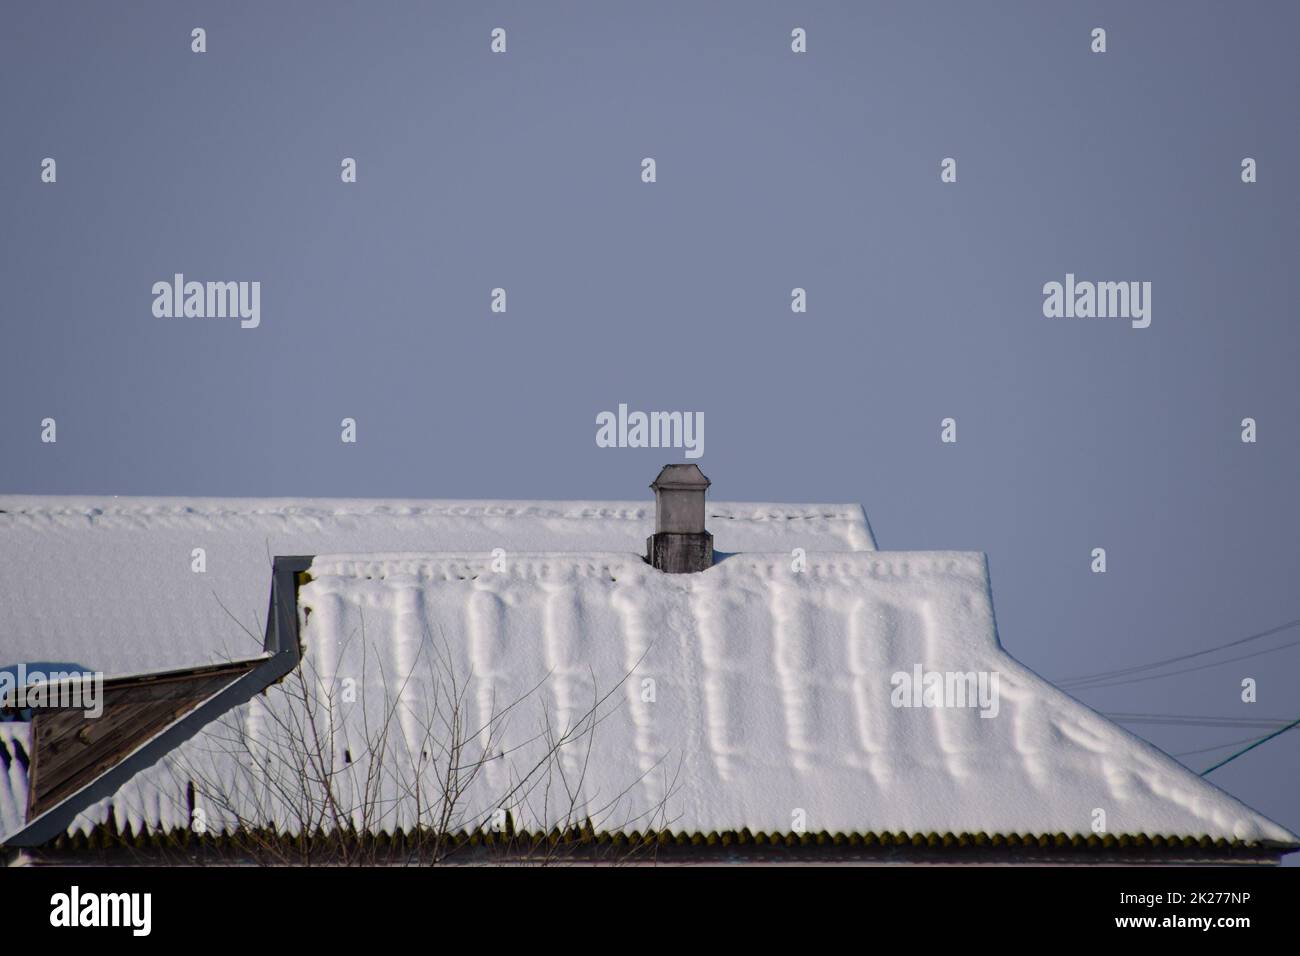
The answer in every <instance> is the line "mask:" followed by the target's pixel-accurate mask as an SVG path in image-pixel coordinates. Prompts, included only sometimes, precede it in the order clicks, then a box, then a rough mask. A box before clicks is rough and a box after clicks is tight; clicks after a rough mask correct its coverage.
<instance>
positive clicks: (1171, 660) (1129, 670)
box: [1054, 618, 1300, 687]
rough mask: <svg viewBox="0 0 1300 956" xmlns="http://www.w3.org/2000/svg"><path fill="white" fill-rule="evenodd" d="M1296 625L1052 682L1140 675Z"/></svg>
mask: <svg viewBox="0 0 1300 956" xmlns="http://www.w3.org/2000/svg"><path fill="white" fill-rule="evenodd" d="M1296 625H1300V618H1297V619H1296V620H1294V621H1287V623H1285V624H1279V625H1278V626H1277V627H1271V628H1269V629H1268V630H1266V631H1260V632H1258V633H1257V634H1250V635H1248V636H1246V637H1240V638H1237V639H1236V640H1235V641H1228V642H1227V643H1225V644H1219V645H1217V646H1215V647H1207V648H1205V649H1204V650H1200V651H1192V652H1191V653H1189V654H1179V655H1177V656H1175V657H1167V658H1165V659H1164V660H1160V661H1152V662H1151V663H1149V664H1138V665H1135V666H1132V667H1121V668H1118V669H1117V670H1111V671H1100V672H1098V673H1095V674H1080V675H1077V676H1075V677H1065V678H1062V679H1060V680H1057V681H1054V683H1055V684H1056V685H1057V686H1058V687H1064V686H1066V685H1074V684H1088V683H1092V682H1094V681H1102V680H1110V679H1111V678H1116V677H1126V676H1128V675H1129V674H1137V673H1141V672H1142V671H1148V670H1152V669H1154V668H1157V667H1163V666H1165V665H1166V664H1177V663H1180V662H1181V661H1186V660H1191V659H1192V658H1195V657H1203V656H1204V655H1206V654H1213V653H1214V652H1215V651H1222V650H1227V649H1228V648H1229V647H1236V646H1238V645H1240V644H1246V643H1249V642H1250V641H1258V640H1261V639H1262V638H1265V637H1272V636H1273V635H1274V634H1278V633H1281V632H1282V631H1285V630H1288V629H1289V628H1292V627H1295V626H1296ZM1283 646H1286V647H1290V646H1291V645H1289V644H1288V645H1283ZM1279 649H1280V648H1274V650H1279ZM1225 663H1226V662H1225Z"/></svg>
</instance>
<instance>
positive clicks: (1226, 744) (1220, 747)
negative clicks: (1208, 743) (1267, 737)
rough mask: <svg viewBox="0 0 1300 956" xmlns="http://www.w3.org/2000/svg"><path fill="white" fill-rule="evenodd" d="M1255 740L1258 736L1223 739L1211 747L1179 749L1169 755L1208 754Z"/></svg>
mask: <svg viewBox="0 0 1300 956" xmlns="http://www.w3.org/2000/svg"><path fill="white" fill-rule="evenodd" d="M1256 740H1259V738H1258V737H1246V738H1245V739H1243V740H1228V741H1225V742H1223V743H1221V744H1214V745H1213V746H1212V747H1199V748H1197V749H1196V750H1181V751H1179V752H1178V753H1176V754H1171V755H1170V756H1173V757H1193V756H1195V755H1196V754H1208V753H1210V752H1211V751H1214V750H1223V749H1224V748H1226V747H1240V746H1241V745H1242V744H1253V743H1254V742H1255V741H1256Z"/></svg>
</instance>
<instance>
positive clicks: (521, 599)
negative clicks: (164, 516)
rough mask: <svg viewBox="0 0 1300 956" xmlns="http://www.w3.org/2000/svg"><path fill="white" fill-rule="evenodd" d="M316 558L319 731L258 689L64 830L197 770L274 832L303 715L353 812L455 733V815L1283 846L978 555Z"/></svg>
mask: <svg viewBox="0 0 1300 956" xmlns="http://www.w3.org/2000/svg"><path fill="white" fill-rule="evenodd" d="M715 507H716V506H715ZM178 520H181V521H188V520H190V519H186V518H182V519H178ZM286 520H287V519H286ZM474 520H477V521H484V520H486V519H484V518H482V517H479V518H476V519H474ZM823 520H825V521H827V522H829V523H830V524H831V525H832V526H833V527H834V526H838V525H836V522H843V521H844V520H845V519H842V518H840V519H823ZM718 524H720V523H718V522H715V526H716V525H718ZM759 526H760V527H761V522H759ZM720 530H722V529H720ZM640 532H641V529H640V528H638V529H637V531H636V532H635V534H637V535H639V534H640ZM747 533H748V534H750V535H757V534H759V533H760V532H757V531H754V530H751V531H749V532H747ZM857 533H858V534H861V533H862V532H860V531H859V532H857ZM632 536H633V535H632V533H629V537H632ZM788 540H793V539H787V541H786V542H783V544H782V547H784V546H785V543H788ZM183 543H186V542H182V541H181V540H180V539H179V538H177V539H176V546H177V547H180V546H181V545H182V544H183ZM733 547H734V545H733ZM311 575H312V580H311V581H310V582H309V583H307V584H305V585H304V586H303V587H302V589H301V592H300V608H299V611H300V619H301V621H302V627H303V632H302V636H303V640H304V642H305V645H306V659H305V660H306V666H305V668H304V671H305V672H306V673H307V674H308V686H309V688H311V689H312V693H313V696H314V697H315V698H316V700H317V704H318V706H317V709H316V711H315V721H316V728H317V729H316V731H315V733H314V734H313V733H310V732H308V731H306V730H303V731H302V733H301V734H291V735H286V734H285V732H283V731H281V730H278V729H277V725H278V722H279V721H282V720H285V719H286V718H287V717H288V715H289V713H290V711H289V710H288V709H287V706H286V698H285V697H284V695H283V693H282V692H281V690H280V689H273V690H272V691H271V693H269V694H267V695H265V696H263V697H259V698H257V699H256V700H255V701H254V702H252V703H250V704H249V705H247V706H244V707H241V708H239V709H237V710H236V711H234V712H232V714H231V715H230V717H229V719H228V720H227V721H225V722H222V729H221V730H220V731H218V730H216V726H217V725H210V726H209V728H208V730H207V731H205V732H204V733H203V734H201V735H200V736H199V737H197V738H195V739H194V740H192V741H190V742H189V743H188V744H186V745H185V746H184V747H182V748H180V750H178V751H177V752H176V753H175V754H173V755H172V757H169V758H168V759H166V760H164V761H163V762H161V763H160V764H158V765H156V766H155V767H153V768H151V769H150V770H149V771H146V772H144V773H141V774H138V775H137V776H136V777H135V778H134V779H133V780H132V781H131V782H130V783H129V784H127V785H126V786H124V787H123V788H122V789H121V790H120V791H119V792H118V793H117V794H116V795H115V796H114V797H113V798H112V799H111V800H110V801H104V802H102V803H101V804H99V805H98V806H97V807H96V808H93V809H92V810H91V811H90V812H88V813H86V814H83V815H82V816H81V817H80V818H79V819H78V821H77V822H76V824H74V826H73V829H74V830H75V829H77V828H82V829H89V828H90V827H91V826H92V825H93V824H94V823H96V822H99V821H101V820H103V819H105V814H106V812H107V810H108V807H109V806H110V805H111V807H112V811H113V813H114V814H115V815H116V818H117V822H118V825H119V826H122V827H125V826H126V825H127V824H128V823H129V824H130V825H131V826H132V827H133V828H135V829H137V830H138V829H139V828H140V827H141V826H142V825H145V824H148V825H151V826H156V825H159V824H161V825H163V826H168V827H170V826H184V825H186V824H187V823H188V822H189V821H188V817H187V810H186V808H185V806H184V803H185V798H184V790H185V783H186V781H188V780H191V779H193V780H196V781H197V784H198V790H199V792H200V797H199V806H200V807H201V808H202V809H204V812H205V814H206V816H207V824H208V826H209V827H211V828H213V829H216V830H220V829H222V828H223V827H228V826H230V825H231V824H232V823H233V821H235V820H236V819H243V820H245V821H247V822H269V821H274V822H275V823H276V824H277V825H278V826H280V827H282V828H285V829H288V830H290V831H292V830H294V829H296V828H297V826H298V825H299V817H298V815H297V814H296V813H295V811H294V810H293V809H292V808H291V806H290V801H288V800H286V799H285V798H283V797H282V796H281V795H280V791H279V790H278V786H279V784H280V783H281V782H288V783H289V786H288V789H287V790H286V791H284V792H285V793H286V794H287V795H289V796H292V797H294V798H295V799H298V797H297V796H295V795H297V794H300V790H301V788H299V787H298V786H297V784H296V774H295V773H294V772H293V770H292V764H293V762H294V759H295V753H294V752H295V750H296V749H300V748H301V746H302V744H301V743H294V740H297V741H304V740H305V741H311V740H313V739H318V738H319V739H321V740H323V741H325V745H324V748H323V749H324V751H325V758H326V759H325V766H328V767H331V768H332V769H333V771H334V772H335V773H336V774H337V781H336V783H337V789H338V790H339V791H340V792H342V793H343V794H344V798H343V800H342V801H341V804H340V805H341V807H342V809H343V812H344V814H345V815H346V816H347V817H348V818H350V819H351V820H352V821H353V822H354V823H355V824H356V825H357V826H358V827H361V828H366V829H370V830H392V829H395V828H397V827H409V826H411V825H412V824H414V823H416V822H417V821H419V820H423V821H424V822H428V821H429V819H430V817H431V816H432V815H436V814H437V812H438V810H439V809H440V808H441V804H442V796H441V794H440V793H439V789H438V787H439V784H440V782H441V781H445V780H447V779H448V774H447V769H448V768H447V765H448V748H447V744H448V742H449V741H450V740H458V741H461V742H462V743H463V747H462V748H460V750H459V759H458V763H459V766H460V768H461V770H460V772H459V773H458V774H457V773H453V774H452V776H451V779H454V780H458V781H459V787H458V789H459V791H460V792H459V793H458V795H457V799H456V801H455V804H454V809H453V813H452V814H451V817H450V821H451V824H452V825H453V826H456V827H473V826H478V825H489V826H490V825H491V824H492V822H493V813H494V810H495V809H496V808H498V807H503V806H504V807H505V808H508V809H509V812H510V813H511V814H512V815H513V818H514V823H515V825H516V827H519V828H521V829H532V830H549V829H550V828H551V827H552V826H561V827H563V826H565V825H568V824H578V825H581V824H583V823H584V822H585V821H587V820H588V819H589V820H590V821H591V823H592V824H593V826H594V827H595V829H596V830H597V831H600V830H604V831H609V832H615V831H623V832H631V831H633V830H640V831H645V830H655V829H660V828H667V829H669V830H671V831H673V832H681V831H688V832H704V833H707V832H710V831H719V832H721V831H728V830H733V831H734V830H740V829H742V828H749V829H750V830H751V831H753V832H761V831H766V832H780V833H786V832H790V831H792V830H797V829H798V827H799V825H800V824H802V825H803V826H805V827H806V828H807V829H808V830H809V831H811V832H818V831H823V830H825V831H829V832H832V833H834V832H837V831H839V832H844V833H849V832H859V833H866V832H908V833H930V832H938V833H944V832H949V831H951V832H953V833H962V832H969V833H978V832H980V831H983V832H985V833H988V834H994V833H1004V834H1005V833H1013V832H1014V833H1019V834H1025V833H1030V834H1055V833H1060V832H1064V833H1067V834H1082V835H1085V836H1087V835H1089V834H1090V833H1092V832H1093V831H1092V826H1093V822H1094V819H1095V816H1094V814H1095V811H1096V810H1098V809H1100V810H1103V811H1104V812H1105V815H1106V816H1105V825H1106V830H1107V832H1110V833H1114V834H1117V835H1118V834H1147V835H1151V836H1154V835H1157V834H1160V835H1164V836H1169V837H1173V836H1177V837H1185V836H1192V837H1198V838H1199V837H1202V836H1209V837H1211V838H1215V839H1217V838H1221V837H1222V838H1227V839H1230V840H1231V839H1241V840H1246V841H1256V840H1262V841H1277V842H1279V843H1285V844H1295V843H1297V842H1300V840H1298V839H1297V837H1296V836H1294V835H1293V834H1291V833H1289V832H1288V831H1286V830H1285V829H1283V828H1282V827H1280V826H1278V825H1276V824H1274V823H1272V822H1271V821H1269V820H1267V819H1265V818H1264V817H1262V816H1260V815H1259V814H1258V813H1256V812H1254V811H1253V810H1251V809H1250V808H1248V807H1246V806H1245V805H1243V804H1242V803H1240V802H1239V801H1237V800H1236V799H1234V798H1232V797H1231V796H1229V795H1228V794H1226V793H1224V792H1223V791H1221V790H1219V789H1218V788H1216V787H1214V786H1213V785H1211V784H1209V783H1208V782H1206V781H1204V780H1202V779H1200V778H1199V777H1197V776H1196V775H1194V774H1193V773H1191V772H1189V771H1188V770H1187V769H1185V768H1184V767H1182V766H1181V765H1179V764H1178V763H1177V762H1176V761H1174V760H1173V759H1171V758H1170V757H1168V756H1167V755H1165V754H1164V753H1162V752H1160V751H1159V750H1157V749H1156V748H1154V747H1152V746H1150V745H1149V744H1146V743H1144V742H1143V741H1141V740H1139V739H1137V738H1136V737H1134V736H1132V735H1131V734H1129V733H1127V732H1126V731H1124V730H1122V729H1120V728H1119V727H1117V726H1115V725H1114V724H1112V723H1110V722H1109V721H1107V720H1105V719H1104V718H1102V717H1101V716H1099V715H1098V714H1096V713H1094V712H1093V711H1091V710H1089V709H1088V708H1087V707H1085V706H1083V705H1082V704H1080V703H1078V702H1077V701H1075V700H1073V699H1071V698H1070V697H1068V696H1066V695H1065V694H1063V693H1061V692H1060V691H1058V690H1057V689H1056V688H1054V687H1053V686H1051V685H1050V684H1049V683H1047V682H1046V681H1044V680H1043V679H1041V678H1039V677H1038V676H1037V675H1035V674H1034V673H1032V672H1031V671H1029V670H1028V669H1027V668H1025V667H1023V666H1022V665H1020V664H1019V663H1017V662H1016V661H1015V660H1013V659H1012V658H1011V657H1009V656H1008V655H1007V654H1006V653H1004V652H1003V651H1002V649H1001V647H1000V646H999V644H998V641H997V636H996V633H995V629H994V620H993V608H992V604H991V599H990V592H989V584H988V579H987V571H986V565H985V561H984V559H983V556H982V555H978V554H966V553H955V552H951V553H950V552H926V553H906V552H875V553H870V552H868V553H863V552H858V553H852V552H840V553H832V552H824V551H823V552H813V551H811V550H810V552H809V554H808V556H807V567H806V570H804V571H803V572H801V573H799V572H796V571H794V570H793V568H792V559H791V556H790V554H789V553H788V552H787V551H781V552H780V553H767V554H738V555H734V556H731V557H727V558H726V559H724V560H722V561H721V562H720V563H719V564H718V565H716V566H715V567H713V568H711V569H710V570H708V571H705V572H703V573H700V574H682V575H666V574H662V573H660V572H657V571H655V570H653V569H651V568H649V567H647V566H646V565H645V564H644V563H643V562H642V561H641V560H639V558H637V557H636V556H634V555H629V554H610V553H587V554H564V555H559V554H518V553H513V554H511V555H509V556H508V557H507V558H506V559H505V560H504V561H500V560H498V561H497V562H496V564H495V566H494V563H493V558H492V557H491V555H489V554H482V553H479V554H464V555H446V554H439V555H428V554H391V555H373V554H372V555H365V554H351V555H333V556H328V555H327V556H319V557H317V558H316V560H315V562H314V564H313V565H312V568H311ZM120 606H121V605H117V604H115V605H114V607H115V609H116V608H117V607H120ZM917 666H920V667H921V668H923V669H924V671H926V672H932V671H941V672H950V671H951V672H977V673H978V672H986V673H996V674H997V675H998V691H999V700H998V707H997V712H996V716H990V717H983V716H981V710H980V709H979V708H977V707H955V706H950V707H943V708H938V707H895V706H893V705H892V704H891V692H892V691H893V689H894V688H893V686H892V683H891V678H892V676H893V675H894V674H896V673H897V672H906V673H909V674H910V673H912V672H913V670H914V668H915V667H917ZM283 686H286V687H292V686H293V679H292V678H290V681H289V683H288V684H286V685H283ZM593 710H594V712H595V716H596V719H595V720H592V719H591V714H592V712H593ZM986 710H988V708H986ZM453 715H455V717H456V718H457V719H456V720H453V719H452V718H453ZM457 725H458V726H459V727H461V728H462V731H461V732H460V733H453V732H451V731H450V730H449V729H448V728H449V727H451V726H457ZM295 726H296V727H298V728H302V726H303V721H302V719H301V718H299V719H298V720H297V722H296V723H295ZM331 731H332V732H334V737H333V740H332V741H331V740H330V732H331ZM290 738H292V739H290ZM307 746H308V749H310V747H311V745H310V743H308V745H307ZM245 749H246V750H247V754H254V755H256V758H255V759H256V761H257V763H256V767H257V769H256V770H255V771H253V772H250V770H249V767H250V766H252V765H253V764H252V763H251V760H252V759H254V758H251V757H249V756H247V754H245V753H244V750H245ZM474 768H478V769H477V770H474ZM376 769H378V770H379V771H380V772H379V773H377V774H375V773H374V772H373V771H375V770H376ZM367 780H371V781H372V785H371V789H370V790H369V791H367V786H366V781H367ZM309 789H311V788H309ZM214 795H215V796H214ZM299 802H300V804H301V802H302V801H301V800H299ZM308 802H310V801H308Z"/></svg>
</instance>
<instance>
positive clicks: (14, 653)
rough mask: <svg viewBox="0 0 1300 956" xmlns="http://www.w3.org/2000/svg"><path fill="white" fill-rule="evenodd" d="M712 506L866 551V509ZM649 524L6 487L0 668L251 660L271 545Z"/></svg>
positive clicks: (595, 540) (583, 508) (490, 543)
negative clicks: (59, 493)
mask: <svg viewBox="0 0 1300 956" xmlns="http://www.w3.org/2000/svg"><path fill="white" fill-rule="evenodd" d="M708 515H709V517H708V525H709V529H710V530H711V531H712V532H713V534H714V538H715V541H714V544H715V547H716V548H717V549H718V550H719V551H723V552H727V551H765V550H766V551H773V550H779V549H786V548H794V547H802V548H806V549H808V550H810V551H811V550H823V551H849V550H852V551H866V550H872V549H874V547H875V543H874V542H873V540H872V537H871V531H870V529H869V527H868V525H867V520H866V516H865V514H864V513H863V511H862V507H861V506H860V505H818V504H812V505H785V504H754V503H744V504H729V503H726V502H716V501H711V502H709V504H708ZM653 530H654V504H653V502H650V501H644V502H619V501H413V500H369V499H368V500H352V499H322V498H316V499H312V498H306V499H250V498H184V499H182V498H126V497H122V498H113V497H108V498H83V497H53V498H50V497H34V496H25V495H0V667H6V666H12V665H16V664H18V663H20V662H26V663H37V662H40V663H48V662H57V663H70V664H78V665H80V666H82V667H84V668H86V669H89V670H98V671H103V672H104V673H106V674H109V675H113V674H127V673H136V672H140V671H152V670H165V669H169V668H179V667H190V666H196V665H200V664H206V663H212V662H217V661H223V660H230V659H232V658H246V657H253V656H256V655H257V654H258V653H259V652H260V651H261V647H262V633H263V631H264V629H265V624H266V610H267V604H268V601H269V599H270V593H271V558H272V556H274V555H289V554H324V553H328V552H344V551H346V552H362V551H375V552H382V551H388V552H393V551H423V552H430V551H446V552H456V551H483V552H491V551H492V549H494V548H502V549H504V550H505V551H507V552H510V553H517V552H522V551H632V552H637V553H644V551H645V540H646V537H647V536H648V535H649V534H650V533H651V532H652V531H653ZM199 548H201V549H203V563H204V565H205V567H206V570H205V571H204V572H203V573H197V572H196V571H195V570H194V567H195V566H196V565H195V561H196V557H195V549H199Z"/></svg>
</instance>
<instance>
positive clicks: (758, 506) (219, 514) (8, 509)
mask: <svg viewBox="0 0 1300 956" xmlns="http://www.w3.org/2000/svg"><path fill="white" fill-rule="evenodd" d="M182 502H187V503H184V504H183V503H182ZM708 508H709V517H711V518H721V519H723V520H727V519H743V520H746V521H777V520H783V519H788V520H792V519H801V518H808V519H812V518H825V519H831V520H836V519H838V520H847V521H862V520H863V519H864V514H863V510H862V506H861V505H859V504H835V503H806V504H786V503H778V502H767V501H754V502H749V501H740V502H731V501H710V502H709V503H708ZM10 516H12V517H10ZM128 516H129V517H137V518H185V517H194V518H199V519H203V518H208V519H211V518H229V517H253V516H281V517H317V518H320V517H344V516H396V517H402V516H406V517H430V516H446V517H467V516H487V517H505V518H508V517H536V518H610V519H619V518H622V519H627V520H634V521H640V520H645V519H647V518H652V517H653V516H654V503H653V502H645V501H595V500H592V501H549V500H528V499H519V500H506V499H501V500H496V499H438V498H429V499H423V498H393V499H384V498H180V497H128V496H82V495H69V496H42V495H0V522H3V521H5V520H10V521H13V520H15V519H19V518H23V517H89V518H92V519H101V518H112V517H128Z"/></svg>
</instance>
